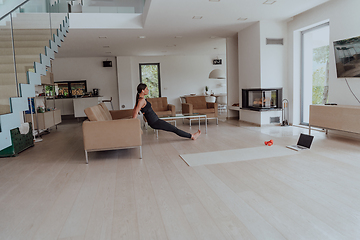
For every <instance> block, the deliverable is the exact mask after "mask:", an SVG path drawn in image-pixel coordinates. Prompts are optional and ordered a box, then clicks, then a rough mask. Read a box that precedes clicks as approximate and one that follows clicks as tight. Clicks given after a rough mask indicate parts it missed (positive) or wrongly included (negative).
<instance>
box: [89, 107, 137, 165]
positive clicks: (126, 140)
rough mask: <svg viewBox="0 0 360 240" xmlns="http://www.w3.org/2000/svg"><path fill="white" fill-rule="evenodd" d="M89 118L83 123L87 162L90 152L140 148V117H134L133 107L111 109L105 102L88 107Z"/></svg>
mask: <svg viewBox="0 0 360 240" xmlns="http://www.w3.org/2000/svg"><path fill="white" fill-rule="evenodd" d="M84 111H85V114H86V116H87V117H88V120H85V121H84V122H83V125H82V129H83V140H84V150H85V157H86V163H88V162H89V160H88V152H93V151H104V150H115V149H123V148H135V147H139V148H140V158H142V152H141V145H142V139H141V134H142V131H141V126H140V120H139V119H133V118H132V113H133V110H132V109H127V110H116V111H109V110H108V109H107V107H106V106H105V104H104V103H101V104H99V105H96V106H93V107H89V108H86V109H85V110H84Z"/></svg>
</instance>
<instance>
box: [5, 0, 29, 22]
mask: <svg viewBox="0 0 360 240" xmlns="http://www.w3.org/2000/svg"><path fill="white" fill-rule="evenodd" d="M28 1H30V0H25V1H24V2H23V3H20V4H19V5H17V6H16V7H15V8H14V9H13V10H11V11H10V12H8V13H6V14H5V15H4V16H2V17H0V21H1V20H3V19H4V18H6V17H7V16H8V15H10V14H11V13H12V12H14V11H15V10H16V9H18V8H19V7H21V6H22V5H24V4H25V3H27V2H28Z"/></svg>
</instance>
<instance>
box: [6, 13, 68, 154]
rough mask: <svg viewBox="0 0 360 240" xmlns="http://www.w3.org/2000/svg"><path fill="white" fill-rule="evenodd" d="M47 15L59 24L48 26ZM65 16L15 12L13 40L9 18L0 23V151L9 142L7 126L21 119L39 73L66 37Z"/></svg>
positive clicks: (37, 82) (42, 74)
mask: <svg viewBox="0 0 360 240" xmlns="http://www.w3.org/2000/svg"><path fill="white" fill-rule="evenodd" d="M49 16H50V17H51V25H52V26H58V28H57V29H51V28H50V26H49ZM64 16H65V14H56V13H52V14H51V15H49V14H47V13H17V14H16V17H13V18H12V26H13V39H14V42H13V41H12V38H11V35H12V32H11V22H9V21H7V22H6V24H4V22H5V21H2V22H0V23H3V25H0V151H1V150H3V149H5V148H7V147H9V146H11V144H12V143H11V137H10V130H11V129H14V128H16V127H19V126H20V125H21V123H22V122H23V111H26V110H28V98H29V97H35V85H41V76H45V75H46V71H47V68H49V67H50V64H51V63H50V62H51V60H52V59H54V57H55V53H57V52H58V47H60V46H61V42H62V41H64V37H66V34H67V32H68V29H69V19H68V16H65V19H63V18H64ZM60 18H61V19H62V20H60ZM45 19H47V20H45ZM13 44H14V49H15V62H16V64H14V56H13V52H14V51H13ZM14 65H15V66H16V73H15V66H14ZM15 77H17V83H18V84H16V78H15Z"/></svg>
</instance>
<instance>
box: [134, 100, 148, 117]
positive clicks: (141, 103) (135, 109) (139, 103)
mask: <svg viewBox="0 0 360 240" xmlns="http://www.w3.org/2000/svg"><path fill="white" fill-rule="evenodd" d="M144 105H145V99H139V101H138V104H137V105H136V106H135V107H134V110H133V116H132V117H133V118H137V115H138V113H139V112H140V109H141V107H143V106H144Z"/></svg>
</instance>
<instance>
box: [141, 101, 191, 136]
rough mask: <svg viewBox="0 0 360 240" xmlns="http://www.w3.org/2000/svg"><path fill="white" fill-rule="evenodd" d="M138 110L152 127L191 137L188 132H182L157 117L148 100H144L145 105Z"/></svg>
mask: <svg viewBox="0 0 360 240" xmlns="http://www.w3.org/2000/svg"><path fill="white" fill-rule="evenodd" d="M145 100H146V99H145ZM140 111H141V112H142V113H143V114H144V117H145V118H146V120H147V122H148V124H149V125H150V127H152V128H153V129H160V130H164V131H168V132H173V133H175V134H177V135H178V136H180V137H185V138H191V134H190V133H187V132H184V131H182V130H180V129H178V128H177V127H175V126H173V125H171V124H170V123H168V122H165V121H164V120H162V119H159V117H158V116H157V115H156V113H155V112H154V110H153V109H152V107H151V103H150V102H148V101H147V100H146V105H145V107H143V108H142V109H140Z"/></svg>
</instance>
